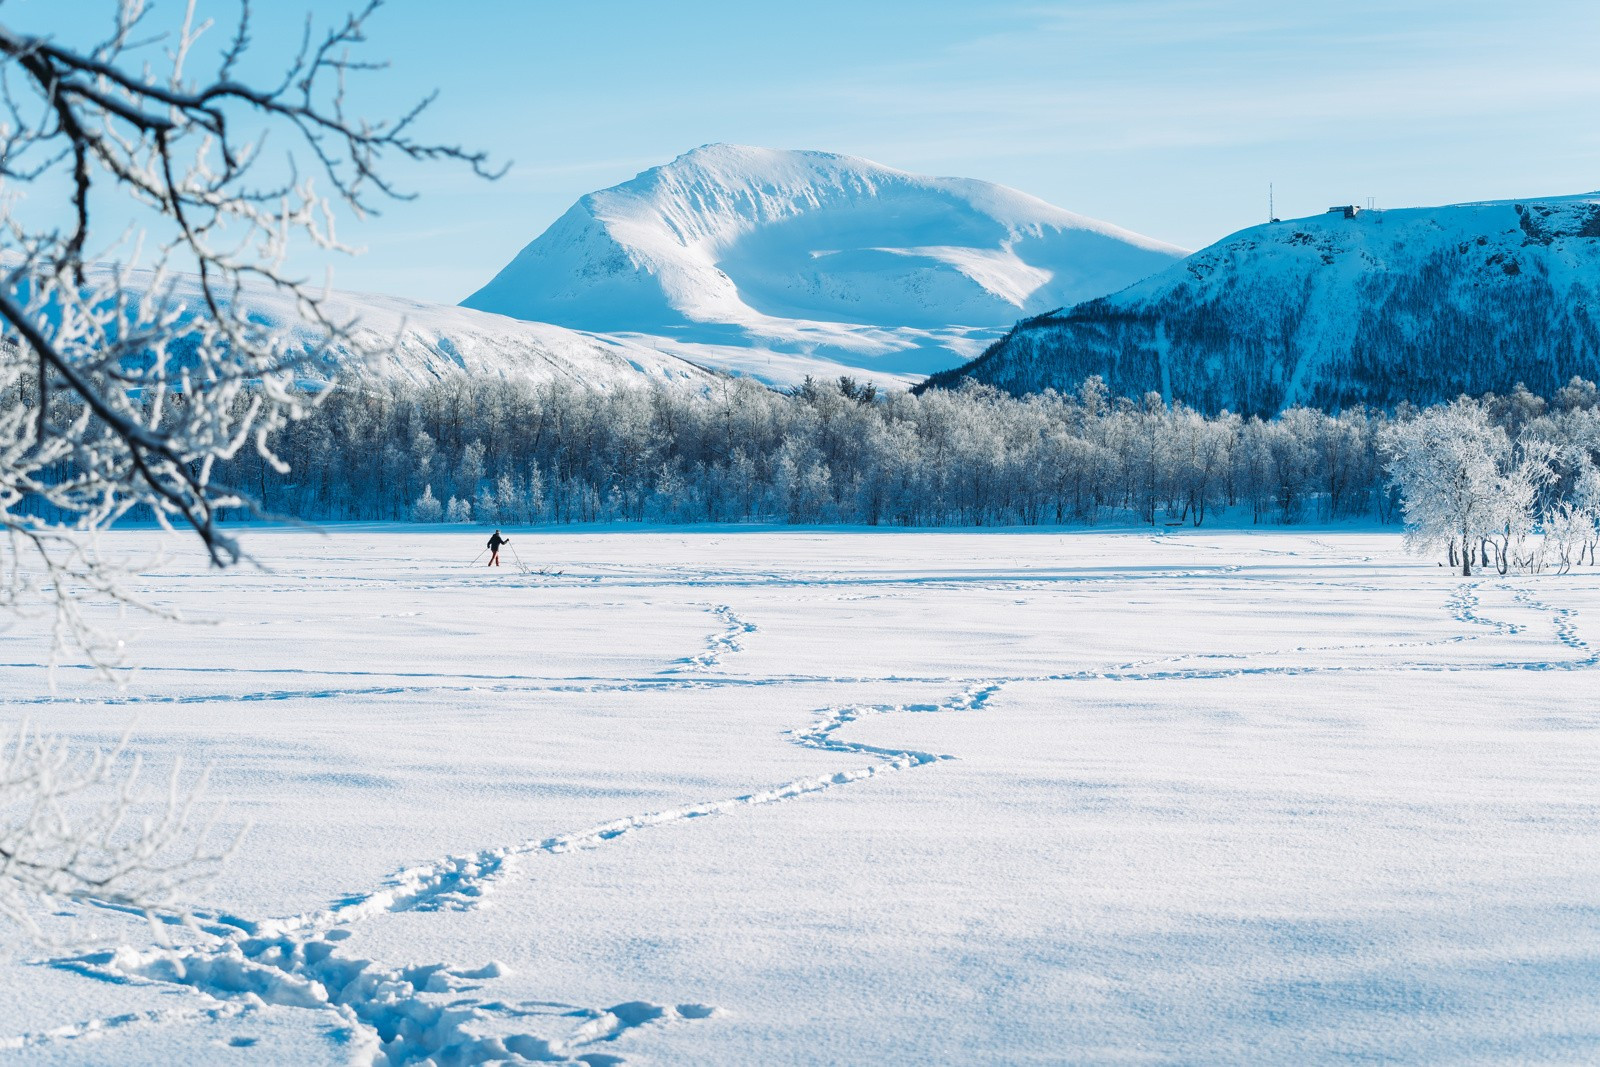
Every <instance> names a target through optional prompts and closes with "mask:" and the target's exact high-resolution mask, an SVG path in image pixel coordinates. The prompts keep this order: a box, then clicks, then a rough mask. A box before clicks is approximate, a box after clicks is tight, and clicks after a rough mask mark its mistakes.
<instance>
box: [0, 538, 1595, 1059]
mask: <svg viewBox="0 0 1600 1067" xmlns="http://www.w3.org/2000/svg"><path fill="white" fill-rule="evenodd" d="M510 533H511V537H512V542H511V545H510V546H509V550H508V551H507V552H506V554H505V555H506V562H507V564H508V566H506V567H504V568H502V569H498V570H491V569H487V568H484V567H482V566H473V565H470V562H469V561H471V560H472V557H473V555H474V554H475V553H477V552H478V550H479V548H480V547H481V545H482V542H483V539H484V536H485V535H484V534H483V533H481V532H479V531H476V530H473V529H463V528H427V529H424V528H404V527H373V526H358V525H352V526H343V527H337V528H334V529H333V530H331V531H330V535H329V536H327V537H321V536H317V535H314V534H310V533H306V532H298V531H296V532H288V531H280V530H259V531H252V532H250V533H249V534H248V537H247V544H248V545H249V547H251V548H252V549H254V550H255V552H256V553H257V554H258V555H259V557H260V558H261V559H262V560H263V561H264V562H265V563H267V564H268V565H269V566H270V567H271V570H270V571H264V572H263V571H256V572H251V571H236V572H230V573H226V574H217V573H214V572H212V571H210V570H208V569H207V568H206V566H205V565H204V562H203V560H202V559H201V558H200V557H199V555H198V554H197V553H194V552H193V551H192V550H191V549H190V548H188V547H187V546H184V547H182V548H180V549H178V550H177V552H176V554H175V555H174V556H173V557H172V558H171V560H170V561H169V562H168V563H167V564H166V565H164V566H162V567H160V568H156V569H152V570H151V571H150V572H149V574H148V575H147V576H146V577H145V579H144V580H143V585H144V587H145V590H146V593H147V595H148V596H149V597H150V598H151V599H152V601H154V602H155V603H157V604H159V605H163V606H170V607H176V608H181V609H182V610H184V611H185V613H186V614H187V615H188V616H189V617H190V619H191V621H190V622H188V623H185V624H176V623H165V622H146V623H144V624H142V625H141V626H140V627H139V630H140V632H139V633H138V634H137V635H136V636H135V638H134V640H133V642H132V644H133V651H134V654H135V655H136V656H137V658H138V659H139V660H140V661H142V662H143V663H144V664H145V667H144V669H143V670H142V671H140V672H139V673H138V674H137V675H136V676H135V678H134V679H133V681H132V684H131V686H130V688H129V690H128V691H127V693H126V694H124V695H118V694H116V693H115V692H112V691H108V690H107V688H106V687H105V686H104V685H103V684H101V683H99V682H96V681H95V680H94V679H93V678H92V677H91V676H90V675H89V673H88V672H87V671H84V670H82V669H75V668H72V667H70V666H68V667H64V668H62V669H61V670H59V671H58V673H57V687H56V689H55V691H54V692H52V691H51V689H50V687H49V683H48V680H47V672H46V669H45V667H44V665H43V661H44V654H45V643H46V634H45V633H44V623H43V622H42V621H39V620H22V621H21V622H19V623H18V624H17V625H16V626H13V627H12V628H11V629H9V630H7V631H4V632H3V633H0V646H3V647H0V662H3V663H4V664H5V670H4V671H3V672H0V699H3V700H4V719H5V721H6V723H7V724H10V723H14V722H15V721H16V720H18V719H20V718H23V717H27V718H29V719H31V720H32V721H33V722H34V723H35V724H37V725H41V726H45V727H47V728H49V729H51V730H55V731H58V732H62V733H64V734H66V735H68V736H71V737H73V738H77V739H81V740H84V741H91V740H92V741H110V740H114V739H115V738H117V737H119V736H120V735H121V734H122V733H123V731H124V730H126V729H127V728H128V727H129V724H130V723H131V724H132V725H133V739H132V742H131V743H132V747H133V748H134V749H135V750H136V751H137V752H139V753H141V754H142V755H143V756H144V758H145V759H146V761H147V762H148V763H149V764H150V765H151V769H152V770H155V771H158V772H159V771H160V770H161V768H163V767H164V766H166V765H168V764H170V762H171V760H172V759H173V758H174V757H176V756H178V755H182V756H183V757H184V759H185V761H186V765H187V766H188V767H189V768H191V771H192V769H193V768H194V767H196V766H198V765H199V764H203V763H210V764H211V766H212V780H211V782H212V784H211V787H210V795H211V796H212V797H213V798H215V799H216V800H218V801H226V802H227V804H228V808H227V811H226V814H225V816H224V818H225V820H226V821H227V822H228V823H229V824H232V825H237V824H240V823H243V822H250V823H252V824H253V829H252V830H251V831H250V833H249V835H248V836H247V837H246V839H245V841H244V844H243V846H242V849H241V852H240V854H239V855H238V857H237V859H236V860H235V861H234V862H233V864H232V866H231V867H230V868H229V870H228V872H227V875H226V877H225V878H224V879H223V880H221V881H220V882H218V883H217V884H215V885H214V886H212V887H211V888H210V889H209V890H207V891H206V892H205V893H204V895H203V897H202V898H201V899H200V900H198V901H197V902H196V910H197V912H198V914H199V915H200V917H201V927H200V929H199V930H194V931H186V930H182V929H172V930H170V931H168V937H169V939H170V944H168V945H165V946H163V945H159V944H156V943H154V942H153V941H152V939H151V936H150V930H149V927H148V926H146V924H145V923H144V921H143V920H142V919H139V918H136V917H132V916H128V915H124V914H122V913H120V912H117V911H115V910H111V909H104V908H93V907H75V908H72V909H69V911H71V912H73V913H74V915H73V916H71V917H67V916H62V917H58V918H56V919H52V920H50V921H51V922H53V923H57V924H62V925H64V924H67V923H69V922H71V923H75V924H76V929H77V933H78V935H79V936H80V937H94V938H96V939H97V940H96V941H95V943H93V944H89V945H86V946H83V947H80V948H77V949H74V950H72V951H59V952H48V951H41V950H33V949H28V948H27V947H26V946H22V947H19V948H17V949H16V950H15V951H16V954H15V955H14V956H13V957H12V958H11V959H9V960H6V961H0V1059H4V1061H5V1062H6V1063H8V1064H10V1063H18V1064H85V1063H92V1064H168V1063H177V1062H193V1063H198V1062H204V1063H218V1064H232V1063H240V1064H244V1063H263V1062H271V1063H287V1062H294V1063H312V1064H315V1063H352V1062H354V1063H392V1064H398V1063H420V1062H432V1063H436V1064H441V1065H442V1064H471V1063H482V1062H511V1063H525V1062H541V1063H543V1062H568V1063H575V1062H586V1063H590V1064H601V1063H616V1062H624V1061H625V1062H628V1063H636V1064H649V1063H658V1064H668V1063H705V1064H750V1063H761V1064H803V1063H879V1062H883V1063H934V1064H972V1063H1000V1062H1004V1063H1017V1062H1052V1063H1055V1062H1074V1063H1113V1062H1114V1063H1128V1062H1137V1063H1186V1064H1187V1063H1240V1062H1264V1063H1267V1062H1269V1063H1297V1064H1319V1063H1335V1062H1341V1063H1342V1062H1348V1061H1351V1060H1382V1061H1385V1062H1404V1063H1451V1064H1467V1063H1511V1062H1517V1063H1535V1062H1540V1063H1545V1062H1548V1063H1556V1062H1561V1063H1578V1062H1593V1061H1594V1060H1596V1059H1597V1058H1600V1002H1597V1000H1596V997H1595V994H1594V990H1595V986H1596V979H1597V977H1600V909H1597V907H1596V890H1595V886H1596V885H1600V851H1597V850H1596V849H1595V848H1594V847H1593V846H1594V841H1595V835H1596V832H1597V831H1600V795H1597V793H1596V791H1595V782H1596V780H1597V775H1600V712H1597V711H1596V709H1595V704H1594V700H1593V696H1592V693H1593V678H1594V669H1595V666H1596V663H1597V661H1600V656H1597V652H1596V649H1597V648H1600V644H1597V642H1600V630H1597V629H1596V626H1597V625H1600V576H1597V575H1595V574H1592V573H1581V574H1573V575H1567V576H1561V577H1557V576H1544V577H1538V578H1510V579H1502V578H1498V577H1487V578H1481V579H1479V578H1474V579H1461V578H1458V577H1455V576H1453V575H1451V574H1450V573H1448V572H1447V571H1446V570H1444V569H1442V568H1440V567H1438V566H1436V565H1435V564H1434V563H1433V562H1432V561H1424V560H1417V559H1414V558H1411V557H1407V556H1405V555H1403V554H1402V552H1401V546H1400V540H1399V537H1398V536H1397V535H1395V534H1392V533H1387V532H1383V533H1377V532H1370V533H1369V532H1351V531H1331V532H1329V531H1323V532H1290V531H1283V532H1270V533H1259V532H1258V533H1245V532H1227V531H1220V532H1210V531H1188V530H1185V531H1178V532H1173V533H1170V534H1166V535H1161V534H1156V535H1154V536H1152V533H1151V532H1150V531H1143V532H1139V531H1121V532H1116V531H1113V532H1088V533H1085V532H1067V533H1063V532H1057V531H1030V532H1014V533H1008V532H993V533H976V532H894V531H872V532H869V531H857V532H848V531H806V530H798V531H793V530H745V531H738V530H733V529H694V530H657V531H639V530H583V529H576V530H560V531H551V530H536V531H510ZM157 537H158V535H157V534H155V533H153V532H140V531H127V532H123V533H120V534H117V535H114V536H112V537H111V538H109V539H108V541H109V544H110V545H111V547H112V548H114V549H117V550H125V551H128V552H143V551H147V550H149V549H150V548H152V547H153V546H154V545H155V543H156V541H157ZM519 563H520V564H522V565H525V567H524V566H519Z"/></svg>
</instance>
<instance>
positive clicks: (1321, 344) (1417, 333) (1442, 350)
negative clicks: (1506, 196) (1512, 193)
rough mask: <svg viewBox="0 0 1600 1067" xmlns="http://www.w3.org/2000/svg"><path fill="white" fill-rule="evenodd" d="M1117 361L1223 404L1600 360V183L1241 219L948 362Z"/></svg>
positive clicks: (1019, 365) (1434, 383)
mask: <svg viewBox="0 0 1600 1067" xmlns="http://www.w3.org/2000/svg"><path fill="white" fill-rule="evenodd" d="M1091 374H1100V375H1103V376H1104V377H1105V378H1106V379H1107V381H1108V383H1109V384H1110V386H1111V388H1112V389H1113V390H1114V391H1116V392H1119V393H1123V394H1132V395H1137V394H1140V393H1143V392H1146V391H1150V390H1155V391H1160V392H1162V393H1164V394H1166V395H1168V396H1170V397H1174V398H1178V399H1182V400H1184V401H1186V402H1188V403H1190V404H1193V405H1195V406H1198V407H1202V408H1206V409H1209V410H1217V409H1220V408H1231V409H1233V410H1236V411H1247V412H1270V411H1276V410H1278V409H1280V408H1283V407H1286V406H1289V405H1292V404H1312V405H1318V406H1326V407H1342V406H1348V405H1350V404H1354V403H1358V402H1365V403H1370V404H1377V405H1382V406H1391V405H1393V404H1395V403H1398V402H1399V401H1402V400H1410V401H1414V402H1416V403H1426V402H1430V401H1435V400H1445V399H1450V398H1452V397H1454V396H1456V395H1458V394H1460V393H1462V392H1473V393H1476V392H1482V391H1485V390H1491V389H1492V390H1497V391H1504V390H1507V389H1510V388H1511V387H1512V386H1514V385H1515V384H1516V383H1517V382H1518V381H1521V382H1524V383H1526V384H1527V385H1528V387H1529V388H1531V389H1533V390H1535V391H1538V392H1543V393H1546V394H1548V393H1550V392H1552V391H1553V390H1554V389H1556V388H1558V387H1559V386H1561V385H1562V384H1564V383H1565V382H1566V381H1567V380H1568V379H1569V378H1571V377H1572V376H1573V375H1574V374H1579V375H1583V376H1585V377H1588V378H1591V379H1592V378H1595V377H1597V376H1600V194H1591V195H1585V196H1568V197H1552V198H1545V199H1536V200H1521V201H1510V200H1508V201H1499V202H1491V203H1477V204H1457V205H1453V206H1448V207H1437V208H1413V209H1407V210H1397V211H1363V212H1360V213H1358V214H1356V215H1355V216H1354V217H1345V216H1344V215H1343V214H1325V215H1320V216H1314V217H1312V218H1306V219H1294V220H1290V221H1287V222H1277V223H1271V224H1269V225H1263V226H1256V227H1253V228H1251V229H1248V230H1243V231H1241V232H1239V233H1237V234H1234V235H1233V236H1231V237H1228V238H1226V239H1224V240H1222V241H1220V242H1218V243H1217V244H1215V245H1212V246H1211V247H1209V248H1206V249H1203V250H1201V251H1199V252H1196V253H1195V254H1194V255H1192V256H1190V257H1189V258H1188V259H1187V260H1185V261H1184V262H1183V263H1181V264H1177V265H1175V266H1172V267H1169V268H1167V269H1166V270H1165V271H1163V272H1161V273H1160V274H1157V275H1154V276H1152V277H1150V278H1148V279H1146V280H1145V281H1143V282H1140V283H1139V284H1137V285H1134V286H1131V287H1130V288H1128V289H1125V290H1123V291H1122V292H1119V293H1116V294H1114V295H1112V296H1109V297H1106V298H1104V299H1099V300H1092V301H1088V302H1086V303H1082V304H1079V305H1077V306H1076V307H1073V308H1071V309H1069V310H1066V311H1063V312H1060V313H1057V314H1050V315H1044V316H1041V317H1038V318H1035V319H1033V320H1030V321H1025V322H1022V323H1019V324H1018V325H1017V326H1016V328H1015V329H1014V330H1013V331H1012V332H1011V334H1010V335H1009V336H1007V337H1006V338H1005V340H1004V341H1002V342H1001V343H999V344H997V345H995V346H994V347H993V348H992V349H991V350H990V351H989V352H987V353H985V354H984V355H983V356H982V357H981V358H980V359H978V360H976V361H974V362H973V363H971V364H970V365H968V366H965V367H961V368H958V369H957V370H955V371H952V372H949V373H946V374H941V375H936V376H935V377H934V379H933V380H932V382H931V384H934V385H949V384H952V383H954V382H956V381H959V380H960V379H961V378H963V377H970V378H974V379H977V380H978V381H982V382H987V383H989V384H993V385H996V386H999V387H1000V388H1003V389H1006V390H1008V391H1011V392H1014V393H1027V392H1033V391H1037V390H1039V389H1043V388H1045V387H1047V386H1053V387H1056V388H1073V387H1075V386H1076V385H1077V383H1079V382H1080V381H1082V380H1083V379H1084V378H1085V377H1087V376H1088V375H1091Z"/></svg>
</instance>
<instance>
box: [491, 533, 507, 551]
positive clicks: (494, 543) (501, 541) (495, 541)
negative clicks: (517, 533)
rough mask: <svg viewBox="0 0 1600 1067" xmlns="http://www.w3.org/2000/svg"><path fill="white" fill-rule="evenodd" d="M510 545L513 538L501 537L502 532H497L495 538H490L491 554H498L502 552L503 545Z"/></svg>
mask: <svg viewBox="0 0 1600 1067" xmlns="http://www.w3.org/2000/svg"><path fill="white" fill-rule="evenodd" d="M510 543H511V538H509V537H501V536H500V531H499V530H496V531H495V533H494V536H493V537H491V538H489V551H490V552H498V551H500V546H501V545H506V544H510Z"/></svg>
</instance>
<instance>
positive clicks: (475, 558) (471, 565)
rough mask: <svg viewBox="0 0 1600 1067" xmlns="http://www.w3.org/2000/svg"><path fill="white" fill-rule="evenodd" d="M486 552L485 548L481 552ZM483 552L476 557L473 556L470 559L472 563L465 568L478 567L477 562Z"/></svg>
mask: <svg viewBox="0 0 1600 1067" xmlns="http://www.w3.org/2000/svg"><path fill="white" fill-rule="evenodd" d="M487 551H489V550H488V549H487V548H486V549H484V550H483V552H487ZM483 552H479V553H478V554H477V555H476V556H473V557H472V562H471V563H469V564H467V566H469V567H476V566H477V565H478V561H479V560H480V559H482V558H483Z"/></svg>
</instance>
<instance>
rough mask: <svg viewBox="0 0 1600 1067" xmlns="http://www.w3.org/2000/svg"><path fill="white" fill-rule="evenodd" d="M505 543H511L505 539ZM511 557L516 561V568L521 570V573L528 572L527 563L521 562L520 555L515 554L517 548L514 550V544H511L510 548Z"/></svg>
mask: <svg viewBox="0 0 1600 1067" xmlns="http://www.w3.org/2000/svg"><path fill="white" fill-rule="evenodd" d="M506 544H507V545H511V542H510V541H507V542H506ZM511 558H512V559H514V560H516V561H517V569H518V570H519V571H521V572H522V573H523V574H527V573H528V565H527V564H526V563H523V562H522V557H521V556H519V555H517V550H516V548H515V546H512V548H511Z"/></svg>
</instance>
